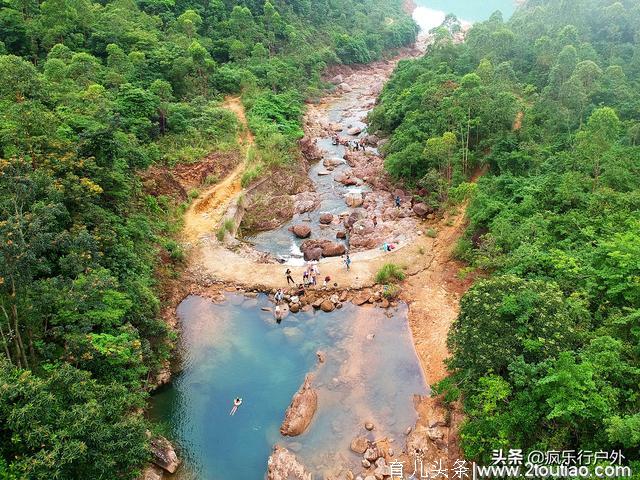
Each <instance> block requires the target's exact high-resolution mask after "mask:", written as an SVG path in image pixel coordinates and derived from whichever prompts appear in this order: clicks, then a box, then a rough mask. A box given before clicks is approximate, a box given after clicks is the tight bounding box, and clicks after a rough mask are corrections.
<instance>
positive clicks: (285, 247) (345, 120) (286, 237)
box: [246, 85, 375, 265]
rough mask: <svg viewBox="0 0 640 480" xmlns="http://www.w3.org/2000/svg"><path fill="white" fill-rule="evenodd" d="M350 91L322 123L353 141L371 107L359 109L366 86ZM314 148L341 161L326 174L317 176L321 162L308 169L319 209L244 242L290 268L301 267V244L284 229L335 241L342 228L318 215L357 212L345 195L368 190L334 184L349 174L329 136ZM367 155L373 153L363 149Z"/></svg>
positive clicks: (341, 149)
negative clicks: (298, 228)
mask: <svg viewBox="0 0 640 480" xmlns="http://www.w3.org/2000/svg"><path fill="white" fill-rule="evenodd" d="M352 87H353V90H352V91H351V92H348V93H345V94H343V95H341V96H340V98H339V99H336V100H333V101H332V102H331V103H330V104H329V106H328V107H327V109H326V110H325V118H324V120H325V121H327V122H330V123H336V124H340V125H341V126H343V127H344V130H343V131H342V132H340V133H339V136H340V137H341V138H344V139H349V140H355V139H359V138H361V137H363V136H365V135H366V124H365V123H364V120H365V118H366V116H367V113H368V112H369V111H370V109H371V105H373V103H371V104H370V105H368V106H364V105H363V100H362V98H363V95H366V94H367V93H369V89H370V87H371V86H370V85H352ZM351 127H359V128H361V129H362V133H360V134H358V135H348V133H347V130H348V129H349V128H351ZM317 145H318V148H320V149H321V150H322V151H323V152H324V153H323V159H324V158H330V159H334V158H335V159H339V160H341V161H342V163H341V164H340V165H338V166H337V167H335V169H334V170H333V171H331V172H328V174H325V175H318V172H323V173H325V172H327V169H326V168H325V167H324V165H323V163H322V160H320V161H319V162H317V163H314V164H313V165H311V168H310V169H309V178H310V179H311V181H312V182H313V184H314V185H315V191H316V192H317V194H318V196H319V200H320V205H319V207H318V208H317V209H315V210H314V211H312V212H307V213H302V214H295V215H294V216H293V218H292V219H291V220H290V221H288V222H287V223H285V224H284V225H282V226H280V227H279V228H276V229H274V230H270V231H267V232H260V233H258V234H257V235H255V236H253V237H249V238H247V239H246V240H248V241H249V242H250V243H252V244H253V245H254V246H255V248H256V249H257V250H260V251H263V252H269V253H271V254H273V255H275V256H277V257H280V258H282V259H284V260H286V261H287V263H288V264H290V265H296V264H302V263H304V262H303V260H302V253H301V252H300V245H301V244H302V242H303V241H304V240H300V239H298V238H295V235H293V234H292V233H291V232H289V231H288V228H289V227H290V226H292V225H296V224H299V223H303V224H308V225H309V226H310V227H311V237H310V238H312V239H314V240H322V239H327V240H331V241H336V233H337V232H338V231H339V230H344V228H343V227H342V225H320V223H319V220H320V214H321V213H325V212H329V213H332V214H334V215H341V214H347V213H350V212H352V211H355V210H359V209H358V208H355V209H353V208H349V207H347V205H346V204H345V201H344V198H345V195H346V194H347V193H349V192H351V191H361V192H366V191H369V190H370V189H369V187H367V186H365V185H363V186H349V187H347V186H344V185H342V184H341V183H339V182H336V181H335V180H334V178H335V177H336V176H337V175H339V174H340V173H342V172H344V171H345V170H349V167H348V165H347V164H346V162H344V160H343V156H344V154H345V151H346V147H344V146H341V145H333V141H332V138H331V136H324V137H319V138H318V139H317ZM367 149H368V150H369V151H370V152H375V150H374V149H372V148H370V147H367Z"/></svg>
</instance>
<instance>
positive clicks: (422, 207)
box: [413, 203, 433, 217]
mask: <svg viewBox="0 0 640 480" xmlns="http://www.w3.org/2000/svg"><path fill="white" fill-rule="evenodd" d="M432 212H433V208H431V207H429V206H427V204H425V203H416V204H415V205H414V206H413V213H415V214H416V215H418V216H419V217H424V216H426V215H428V214H430V213H432Z"/></svg>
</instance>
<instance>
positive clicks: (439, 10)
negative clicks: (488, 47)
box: [413, 0, 517, 31]
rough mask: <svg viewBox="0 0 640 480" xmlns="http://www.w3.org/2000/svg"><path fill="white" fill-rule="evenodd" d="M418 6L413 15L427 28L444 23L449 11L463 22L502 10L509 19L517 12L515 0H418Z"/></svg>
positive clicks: (503, 14)
mask: <svg viewBox="0 0 640 480" xmlns="http://www.w3.org/2000/svg"><path fill="white" fill-rule="evenodd" d="M416 4H417V5H418V8H417V9H416V10H415V12H414V14H413V17H414V19H415V20H416V23H418V25H420V27H421V28H422V29H423V30H425V31H428V30H431V29H432V28H434V27H437V26H439V25H440V24H442V21H443V20H444V17H445V15H446V14H448V13H453V14H455V15H456V16H457V17H458V18H459V19H460V20H461V22H462V23H463V24H469V23H473V22H479V21H482V20H487V19H488V18H489V17H490V16H491V14H492V13H493V12H495V11H496V10H500V11H501V12H502V16H503V18H504V19H505V20H507V19H508V18H509V17H511V15H513V12H515V10H516V7H517V4H516V1H515V0H416Z"/></svg>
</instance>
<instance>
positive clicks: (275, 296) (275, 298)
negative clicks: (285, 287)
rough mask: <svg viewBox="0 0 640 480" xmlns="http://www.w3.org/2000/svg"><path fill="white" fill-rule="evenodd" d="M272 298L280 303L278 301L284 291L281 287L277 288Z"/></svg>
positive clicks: (281, 298) (280, 299) (278, 302)
mask: <svg viewBox="0 0 640 480" xmlns="http://www.w3.org/2000/svg"><path fill="white" fill-rule="evenodd" d="M273 299H274V300H275V301H276V304H278V305H279V304H280V302H282V301H283V300H284V292H283V291H282V289H281V288H279V289H278V291H277V292H276V294H275V295H274V298H273Z"/></svg>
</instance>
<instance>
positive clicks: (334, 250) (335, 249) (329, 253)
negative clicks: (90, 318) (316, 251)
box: [322, 242, 347, 257]
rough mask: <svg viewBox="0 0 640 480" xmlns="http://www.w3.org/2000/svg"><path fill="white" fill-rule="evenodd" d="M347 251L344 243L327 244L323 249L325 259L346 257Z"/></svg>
mask: <svg viewBox="0 0 640 480" xmlns="http://www.w3.org/2000/svg"><path fill="white" fill-rule="evenodd" d="M346 251H347V249H346V247H345V246H344V243H338V242H327V243H325V245H324V247H322V256H323V257H339V256H340V255H344V254H345V252H346Z"/></svg>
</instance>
